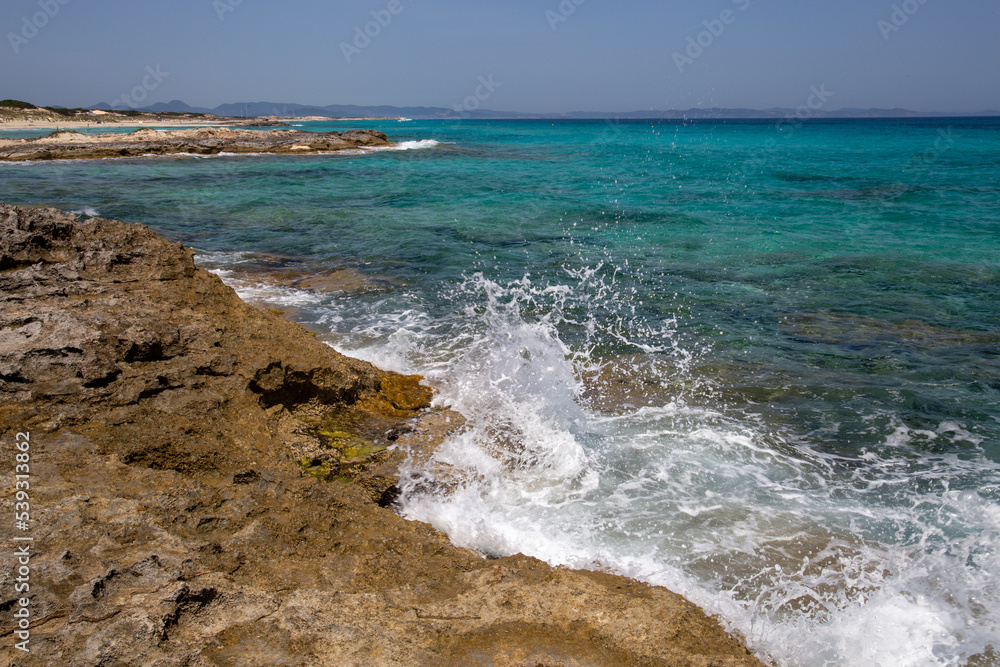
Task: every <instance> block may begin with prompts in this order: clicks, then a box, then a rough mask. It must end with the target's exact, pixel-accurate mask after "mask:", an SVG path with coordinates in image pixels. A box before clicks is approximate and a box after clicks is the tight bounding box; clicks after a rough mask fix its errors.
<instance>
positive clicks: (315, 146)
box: [0, 127, 392, 162]
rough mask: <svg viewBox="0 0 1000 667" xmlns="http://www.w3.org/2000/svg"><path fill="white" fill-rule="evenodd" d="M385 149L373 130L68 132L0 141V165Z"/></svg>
mask: <svg viewBox="0 0 1000 667" xmlns="http://www.w3.org/2000/svg"><path fill="white" fill-rule="evenodd" d="M391 145H392V142H390V141H389V139H388V137H386V136H385V134H383V133H381V132H376V131H374V130H348V131H346V132H302V131H300V130H270V131H254V130H234V129H230V128H226V127H205V128H200V129H193V130H171V131H159V130H154V129H142V130H136V131H135V132H132V133H131V134H118V133H109V134H81V133H79V132H75V131H73V130H59V131H57V132H53V133H52V134H50V135H49V136H47V137H41V138H38V139H3V138H0V161H8V162H23V161H27V160H82V159H95V158H120V157H139V156H145V155H173V154H193V155H218V154H219V153H240V154H246V153H276V154H280V155H303V154H310V153H320V152H328V151H339V150H345V149H352V148H374V147H379V146H391Z"/></svg>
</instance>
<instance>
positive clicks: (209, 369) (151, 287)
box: [0, 205, 760, 667]
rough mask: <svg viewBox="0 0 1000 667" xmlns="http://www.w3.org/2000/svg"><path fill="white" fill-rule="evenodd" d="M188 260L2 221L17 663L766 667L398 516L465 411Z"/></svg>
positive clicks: (693, 614) (5, 570) (174, 251)
mask: <svg viewBox="0 0 1000 667" xmlns="http://www.w3.org/2000/svg"><path fill="white" fill-rule="evenodd" d="M192 257H193V255H192V252H191V251H190V250H187V249H185V248H184V247H182V246H181V245H179V244H174V243H170V242H169V241H167V240H165V239H163V238H161V237H160V236H158V235H156V234H155V233H153V232H152V231H150V230H149V229H147V228H146V227H143V226H141V225H138V224H125V223H122V222H116V221H111V220H104V219H100V218H93V219H89V220H87V221H84V222H81V221H79V220H77V219H76V218H75V217H72V216H68V215H65V214H63V213H61V212H59V211H57V210H54V209H27V208H17V207H10V206H6V205H0V442H2V447H0V452H2V458H3V462H2V465H0V473H2V474H0V516H3V517H5V518H4V520H3V521H0V541H2V543H3V544H4V545H7V546H5V548H4V550H3V555H2V556H0V655H2V657H3V658H4V659H5V664H10V665H25V666H27V665H32V666H34V665H68V666H83V665H103V666H107V667H112V666H125V665H128V666H130V667H132V666H137V665H155V666H158V667H182V666H188V667H202V666H207V665H240V666H254V665H261V666H264V665H267V666H272V665H378V666H382V665H385V666H390V665H400V666H403V665H405V666H411V665H497V666H502V665H511V666H513V665H530V666H531V667H535V666H538V665H602V666H604V665H701V666H708V665H720V666H721V665H760V663H759V662H758V661H757V660H756V659H755V658H754V657H753V656H751V655H750V654H749V653H748V652H747V650H746V649H745V648H744V647H743V645H742V644H740V642H739V641H737V640H736V639H733V638H731V637H729V636H727V635H726V634H725V633H724V632H723V630H722V629H721V627H720V626H719V624H718V623H717V622H716V621H715V620H714V619H711V618H709V617H707V616H706V615H705V614H704V613H703V612H702V611H701V610H700V609H698V608H697V607H696V606H695V605H693V604H691V603H690V602H688V601H687V600H685V599H683V598H681V597H680V596H677V595H675V594H673V593H671V592H670V591H667V590H665V589H661V588H656V587H652V586H647V585H645V584H642V583H639V582H636V581H633V580H630V579H626V578H623V577H618V576H614V575H610V574H606V573H601V572H587V571H575V570H569V569H564V568H552V567H550V566H548V565H547V564H545V563H542V562H540V561H538V560H535V559H532V558H528V557H525V556H521V555H518V556H511V557H507V558H500V559H485V558H482V557H480V556H479V555H477V554H475V553H473V552H471V551H469V550H466V549H461V548H457V547H455V546H452V545H451V544H449V542H448V539H447V538H446V537H445V536H444V535H442V534H440V533H438V532H437V531H435V530H434V529H433V528H431V527H430V526H428V525H425V524H421V523H417V522H411V521H406V520H404V519H402V518H401V517H399V516H398V515H396V514H395V513H394V512H393V511H392V502H393V499H394V497H395V496H394V492H395V486H396V484H397V482H398V479H397V474H398V472H397V471H398V469H399V464H400V462H402V461H403V460H405V458H406V457H407V456H417V457H421V456H427V455H428V454H429V452H430V451H432V450H433V448H434V446H435V444H436V443H437V442H439V441H440V440H441V439H442V438H444V437H446V436H447V434H448V433H450V432H453V431H454V430H455V429H459V428H462V424H463V420H462V417H461V416H460V415H458V414H456V413H454V412H451V411H448V410H446V409H440V408H431V407H430V399H431V397H432V393H431V390H430V389H429V388H427V387H426V386H424V385H423V384H422V383H421V381H420V378H418V377H411V376H400V375H396V374H394V373H388V372H384V371H381V370H379V369H377V368H375V367H374V366H372V365H370V364H367V363H364V362H360V361H356V360H353V359H349V358H346V357H344V356H342V355H340V354H338V353H337V352H336V351H334V350H333V349H331V348H330V347H329V346H327V345H325V344H323V343H321V342H320V341H318V340H317V339H316V338H315V337H314V336H313V335H312V334H310V333H309V332H307V331H306V330H305V329H303V328H302V327H300V326H298V325H296V324H293V323H291V322H288V321H286V320H285V319H283V318H282V317H280V316H279V315H278V314H276V313H274V312H270V311H266V310H263V309H259V308H255V307H253V306H250V305H248V304H246V303H244V302H242V301H241V300H240V299H239V298H238V297H237V296H236V294H235V293H234V292H233V291H232V290H231V289H230V288H229V287H227V286H225V285H224V284H223V283H222V282H221V281H220V280H219V278H218V277H216V276H215V275H213V274H211V273H209V272H207V271H205V270H203V269H199V268H197V267H196V266H195V264H194V261H193V258H192ZM19 433H21V434H27V436H28V437H29V438H30V452H29V454H30V456H29V457H28V458H30V464H25V465H27V466H28V467H29V468H30V471H29V472H27V479H28V481H29V482H30V488H29V490H28V492H27V494H28V501H27V502H29V503H30V521H29V522H27V525H26V526H20V527H19V526H16V524H15V521H14V518H13V517H14V512H15V507H14V506H15V502H17V501H18V499H17V497H16V487H15V476H14V463H15V456H16V454H17V453H18V452H19V451H20V450H18V449H17V448H16V446H15V445H16V442H17V441H18V436H17V434H19ZM22 441H24V440H23V436H22ZM27 469H28V468H24V469H22V472H24V471H25V470H27ZM22 488H23V487H22ZM28 536H30V537H31V538H33V541H32V542H30V543H27V542H24V541H21V542H14V541H13V540H14V538H15V537H21V538H24V537H28ZM23 544H30V547H29V551H30V557H29V558H28V559H27V560H28V565H26V566H25V567H27V568H28V569H29V570H30V574H29V575H23V574H20V572H21V571H20V570H19V569H18V568H19V567H20V566H19V565H18V564H17V560H16V558H15V557H14V556H13V555H12V554H13V552H14V547H12V546H11V545H23ZM18 548H20V546H18ZM19 576H27V579H28V582H27V583H29V584H30V590H27V591H24V590H22V591H21V592H16V591H15V584H16V582H17V578H18V577H19ZM25 602H27V605H25V604H24V603H25ZM21 609H27V610H28V612H27V613H28V615H29V616H28V618H29V619H30V622H29V625H30V629H29V630H28V631H27V632H28V633H29V635H30V638H29V639H28V643H27V644H26V645H24V647H26V648H29V649H30V652H24V651H22V650H20V649H18V648H16V647H15V646H16V645H17V644H18V643H20V642H23V641H24V635H23V634H20V633H23V632H25V631H24V630H23V629H21V626H19V619H18V618H17V617H15V615H14V614H15V612H17V613H21V612H20V610H21ZM22 618H23V615H22ZM21 625H23V624H21Z"/></svg>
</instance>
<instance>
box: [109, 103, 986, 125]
mask: <svg viewBox="0 0 1000 667" xmlns="http://www.w3.org/2000/svg"><path fill="white" fill-rule="evenodd" d="M90 108H92V109H102V110H111V109H112V107H111V106H110V105H108V104H98V105H95V106H93V107H90ZM138 111H144V112H149V113H191V114H211V115H214V116H225V117H245V118H260V117H268V116H277V117H282V118H301V117H305V116H323V117H326V118H399V117H404V118H413V119H421V120H441V119H445V120H447V119H457V118H474V119H487V118H491V119H533V118H537V119H568V120H571V119H583V120H586V119H604V118H618V119H640V118H641V119H665V120H687V119H734V120H736V119H748V120H753V119H765V120H766V119H775V120H778V119H782V118H791V117H794V116H795V113H796V110H795V109H787V108H774V109H721V108H693V109H670V110H653V109H649V110H644V111H629V112H600V111H575V112H569V113H557V114H533V113H521V112H513V111H495V110H491V109H476V110H472V111H467V110H464V109H463V110H460V111H457V110H455V109H449V108H445V107H397V106H388V105H382V106H360V105H355V104H331V105H328V106H309V105H303V104H292V103H281V102H238V103H231V104H222V105H219V106H217V107H215V108H214V109H209V108H206V107H192V106H189V105H187V104H185V103H184V102H182V101H180V100H174V101H172V102H167V103H163V102H158V103H156V104H153V105H151V106H148V107H143V108H141V109H138ZM977 116H1000V111H996V110H987V111H981V112H976V113H964V114H956V113H924V112H919V111H911V110H909V109H900V108H896V109H839V110H836V111H822V110H820V111H812V110H811V111H810V112H809V118H940V117H977Z"/></svg>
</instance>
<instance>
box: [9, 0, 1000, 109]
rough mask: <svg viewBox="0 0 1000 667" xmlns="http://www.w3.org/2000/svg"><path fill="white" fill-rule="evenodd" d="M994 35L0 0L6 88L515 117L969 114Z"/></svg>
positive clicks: (557, 10) (603, 11)
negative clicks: (814, 99)
mask: <svg viewBox="0 0 1000 667" xmlns="http://www.w3.org/2000/svg"><path fill="white" fill-rule="evenodd" d="M577 3H579V4H577ZM46 8H47V9H48V13H47V14H46V13H45V10H46ZM373 12H374V15H373ZM726 12H728V13H726ZM50 15H51V16H50ZM378 18H381V19H382V24H379V23H377V22H376V21H377V19H378ZM387 19H388V20H387ZM26 21H27V23H26ZM373 22H374V23H373ZM880 22H881V23H880ZM366 28H367V29H368V32H369V33H370V34H374V35H375V36H374V37H371V36H369V35H366V36H365V37H362V38H358V31H361V32H362V33H363V32H364V31H365V29H366ZM33 29H34V30H33ZM998 30H1000V3H998V2H997V1H996V0H949V1H948V2H946V1H945V0H923V1H921V0H708V1H703V0H699V1H697V2H695V1H693V0H676V1H673V2H671V1H662V0H661V1H660V2H653V1H647V0H617V1H616V2H611V1H610V0H535V1H529V0H507V1H504V2H500V1H499V0H493V1H488V0H463V1H462V2H457V1H454V0H339V1H337V2H328V1H324V0H285V1H284V2H281V3H278V2H274V1H273V0H272V1H271V2H265V1H264V0H172V1H171V2H150V1H148V0H140V1H135V0H132V1H126V0H119V1H112V0H3V3H2V6H0V34H2V36H3V40H2V43H0V97H9V98H16V99H26V100H29V101H32V102H35V103H38V104H45V105H53V104H60V105H64V106H87V105H92V104H96V103H98V102H111V101H112V100H114V99H116V98H120V97H121V96H122V95H123V94H128V93H129V92H130V91H133V90H135V88H136V86H141V85H143V82H144V80H145V84H146V92H145V93H144V97H145V99H144V100H143V101H142V102H143V104H149V103H153V102H159V101H170V100H173V99H181V100H184V101H185V102H187V103H189V104H192V105H194V106H207V107H214V106H216V105H218V104H221V103H224V102H243V101H265V100H266V101H271V102H295V103H304V104H317V105H325V104H392V105H399V106H417V105H421V106H444V107H451V106H453V105H455V104H461V103H462V102H463V100H465V99H467V98H468V97H469V96H470V95H474V94H475V93H476V90H477V87H478V86H480V85H481V84H480V77H483V78H485V79H487V80H492V81H493V82H495V83H496V84H498V85H495V86H491V88H492V90H490V91H487V90H486V89H484V88H480V89H479V92H480V94H481V97H486V98H487V99H485V100H484V101H482V103H481V104H482V106H483V107H484V108H490V109H499V110H509V111H525V112H544V113H551V112H559V111H631V110H644V109H657V110H665V109H686V108H690V107H699V106H700V107H747V108H770V107H778V106H781V107H798V106H800V105H802V104H805V103H806V101H807V99H808V98H809V96H810V94H811V93H810V90H811V88H812V87H817V88H823V87H825V90H827V91H829V92H830V93H832V97H831V98H830V99H829V100H828V101H826V103H825V104H826V108H829V109H839V108H844V107H862V108H867V107H884V108H891V107H905V108H909V109H915V110H919V111H944V112H948V111H954V112H969V111H981V110H985V109H1000V78H998V76H997V74H996V72H997V69H998V67H1000V39H997V37H996V35H997V33H998ZM366 39H367V41H366ZM699 42H700V43H699ZM359 47H360V48H359ZM147 68H150V69H151V70H152V71H158V72H159V73H160V74H159V75H158V76H157V77H155V78H151V77H150V76H149V71H150V69H147Z"/></svg>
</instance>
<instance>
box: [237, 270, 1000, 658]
mask: <svg viewBox="0 0 1000 667" xmlns="http://www.w3.org/2000/svg"><path fill="white" fill-rule="evenodd" d="M233 259H234V260H235V261H239V258H233ZM600 268H601V267H595V268H593V269H589V270H580V271H575V272H568V275H567V281H566V284H561V285H552V284H545V285H536V284H533V283H532V281H531V280H530V279H529V278H528V277H525V278H524V279H523V280H521V281H517V282H514V283H511V284H507V285H501V284H498V283H496V282H492V281H490V280H487V279H485V278H484V277H483V276H480V275H476V276H473V277H470V278H469V279H468V280H467V281H466V282H465V283H464V284H463V285H461V286H460V287H459V288H457V289H455V290H454V291H453V292H452V293H450V294H449V295H447V296H448V298H449V299H450V300H451V303H452V305H453V308H452V311H451V313H450V314H445V315H441V314H440V313H439V314H438V315H437V316H434V317H432V316H431V315H429V314H428V311H427V309H425V308H422V307H421V305H420V302H419V300H417V299H416V298H415V297H414V296H413V295H406V294H402V295H398V294H397V295H390V296H387V297H378V299H379V300H378V301H365V302H364V303H359V304H352V303H351V302H350V300H343V301H337V300H334V299H335V297H333V296H330V295H325V296H316V295H313V296H311V297H309V299H311V300H308V299H307V301H308V305H309V307H310V308H313V309H315V310H316V312H321V313H324V314H323V315H322V316H321V317H319V320H320V322H322V323H323V324H325V325H326V326H328V327H329V328H330V329H331V330H332V331H340V333H339V334H336V335H335V336H334V338H332V339H331V340H333V341H334V342H336V344H337V347H338V349H341V350H342V351H345V352H347V353H350V354H354V355H355V356H360V357H362V358H367V359H369V360H371V361H374V362H375V363H378V364H380V365H382V366H384V367H389V368H392V369H394V370H399V371H403V372H420V373H423V374H424V375H425V376H427V377H428V378H429V379H430V381H431V382H432V383H434V384H435V385H436V386H437V388H438V389H439V394H438V399H437V400H438V401H439V402H441V403H447V404H450V405H452V406H454V407H455V408H456V409H458V410H459V411H460V412H462V413H463V414H464V415H465V416H466V417H467V419H468V426H467V428H465V429H464V430H463V431H462V432H461V433H459V434H457V435H455V436H453V437H452V438H450V439H449V440H448V441H447V442H446V443H445V444H444V445H443V446H442V447H441V448H440V449H439V450H438V452H437V453H436V454H435V457H434V465H433V466H431V467H428V468H421V467H417V466H416V465H414V464H412V463H411V464H410V465H409V466H408V467H407V468H405V469H404V471H403V480H404V481H403V483H402V486H403V500H402V507H401V511H402V513H403V514H404V515H405V516H407V517H410V518H413V519H419V520H422V521H426V522H429V523H431V524H433V525H435V526H436V527H438V528H439V529H441V530H443V531H445V532H446V533H447V534H448V535H449V536H450V538H451V540H452V541H453V542H454V543H456V544H459V545H462V546H467V547H470V548H473V549H476V550H478V551H480V552H482V553H484V554H495V555H503V554H511V553H517V552H523V553H526V554H530V555H533V556H536V557H538V558H541V559H543V560H546V561H547V562H549V563H552V564H565V565H570V566H575V567H587V568H610V569H612V570H614V571H617V572H620V573H622V574H625V575H629V576H633V577H637V578H639V579H642V580H645V581H649V582H651V583H654V584H658V585H663V586H666V587H668V588H670V589H672V590H675V591H677V592H679V593H681V594H683V595H685V596H687V597H688V598H689V599H691V600H693V601H694V602H696V603H697V604H699V605H701V606H702V607H703V608H705V609H706V610H708V611H709V612H710V613H713V614H717V615H719V617H720V618H722V619H723V620H724V622H725V623H726V624H727V626H728V627H729V628H730V629H732V630H735V631H738V632H740V633H741V634H742V635H743V636H744V637H745V638H746V640H747V642H748V644H749V645H750V646H751V648H752V649H753V650H754V651H755V652H756V653H757V654H758V655H760V656H761V657H763V658H765V659H769V660H773V661H775V662H776V663H777V664H780V665H810V666H811V665H894V666H895V665H900V666H909V665H913V666H922V665H956V666H958V665H963V664H964V663H965V661H966V660H967V659H968V658H969V657H971V656H973V655H975V654H977V653H980V652H982V651H983V650H984V649H985V647H986V646H987V645H988V644H990V643H993V644H994V645H996V644H997V643H998V641H997V639H998V637H1000V619H998V611H997V610H1000V584H998V580H997V576H996V572H1000V549H998V546H1000V503H998V498H997V497H996V495H995V494H994V493H991V491H990V489H996V488H1000V466H998V465H997V464H995V463H993V462H990V461H989V460H988V459H986V458H985V457H982V456H981V455H979V454H977V453H976V452H977V450H976V449H974V447H975V446H976V445H977V444H978V442H977V438H976V436H975V435H973V434H971V433H969V432H968V431H966V430H965V429H964V428H963V427H962V426H961V425H960V424H956V423H950V422H945V423H942V424H940V425H938V426H937V427H936V428H921V429H917V428H912V427H910V426H908V425H907V424H905V423H903V422H902V421H900V420H899V419H891V420H889V424H888V426H887V428H886V431H885V433H884V436H883V437H884V442H883V443H882V445H881V446H880V447H877V448H872V449H870V450H865V451H862V452H860V453H859V454H858V455H857V456H855V457H853V458H852V457H845V456H843V455H834V454H829V453H824V452H822V451H820V450H817V449H816V448H814V447H812V446H811V445H810V444H809V443H808V442H806V441H804V440H803V439H802V438H801V437H798V436H797V435H796V434H795V433H794V431H790V430H788V429H787V428H778V427H771V426H768V425H767V424H766V423H765V422H763V421H762V420H751V421H748V420H747V419H746V418H745V417H744V416H741V415H729V414H727V413H726V412H725V411H724V410H711V409H706V408H694V407H691V406H689V405H687V404H686V403H685V402H684V400H683V397H677V398H675V399H671V400H664V401H662V402H660V403H652V404H649V405H645V406H644V407H639V408H627V407H625V408H623V409H619V410H616V411H613V412H602V411H600V410H598V409H596V408H595V407H593V406H591V405H589V404H588V402H587V400H585V396H586V387H585V385H584V383H583V381H582V380H581V378H583V377H584V376H586V375H587V374H588V373H592V372H594V371H595V370H600V371H603V372H605V373H607V372H610V373H612V374H613V375H616V376H617V377H629V376H632V375H636V374H642V375H644V376H647V375H648V374H649V372H650V368H649V364H650V363H651V362H649V361H648V359H647V358H645V357H644V360H643V361H642V367H641V368H640V367H639V365H638V362H636V358H637V357H635V356H621V357H616V358H606V357H600V356H599V355H597V354H596V353H594V351H593V349H592V348H593V345H594V341H596V340H598V339H600V340H617V341H619V342H626V341H627V342H630V343H631V344H633V345H634V347H635V348H636V349H639V350H642V351H643V354H644V355H647V356H652V357H653V358H655V359H659V360H660V361H654V362H652V363H653V364H654V366H655V368H654V369H653V370H655V371H656V372H659V373H660V374H661V375H662V376H663V377H664V381H665V382H666V381H667V380H669V379H670V378H669V377H668V376H669V375H670V374H671V373H674V374H678V373H679V374H682V375H683V374H684V373H687V372H688V370H686V369H688V368H689V367H690V361H691V358H692V356H696V355H693V353H691V352H690V351H688V350H685V349H684V346H683V345H682V344H681V343H680V339H679V337H678V336H677V334H676V330H675V323H674V322H672V321H669V320H668V321H665V322H662V323H658V324H656V325H655V326H653V325H644V324H642V323H641V322H640V321H638V320H635V319H631V316H630V314H629V313H630V309H629V307H628V303H627V297H626V296H625V295H622V294H619V293H618V292H617V287H616V285H615V284H614V281H613V280H610V279H607V278H601V277H600V276H601V272H600ZM236 287H237V289H238V290H241V294H245V295H246V296H248V297H249V298H258V299H259V298H263V299H269V300H275V301H277V302H279V303H293V302H294V299H295V298H296V297H294V296H293V295H292V292H294V290H291V291H288V292H286V291H284V290H282V289H280V288H274V287H268V286H248V285H245V284H236ZM254 290H258V291H254ZM336 298H339V297H336ZM323 299H326V301H323ZM615 304H618V305H615ZM602 308H603V309H604V310H605V312H603V314H602V313H600V311H601V309H602ZM608 309H610V312H609V311H608ZM616 309H617V310H616ZM616 313H617V314H616ZM643 327H646V328H645V329H643ZM567 328H569V329H572V330H574V331H576V332H577V333H578V337H577V338H575V339H574V343H573V345H568V344H567V343H565V342H564V340H563V337H562V335H561V333H560V332H561V331H565V330H566V329H567ZM581 332H582V337H580V334H581ZM657 364H658V365H657ZM941 442H951V443H957V442H963V443H966V444H968V445H971V446H973V449H972V450H969V451H970V453H969V454H967V455H966V454H963V455H962V456H959V455H957V454H933V455H931V454H926V453H924V452H925V451H926V450H925V448H924V446H925V445H927V444H928V443H935V444H937V443H941ZM442 470H444V471H447V472H446V473H445V474H447V476H448V479H447V480H437V479H436V478H435V475H439V474H442V473H441V472H440V471H442ZM971 480H976V483H979V484H980V486H979V488H978V489H977V488H975V484H973V483H971ZM438 481H446V482H447V483H446V484H437V482H438Z"/></svg>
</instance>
